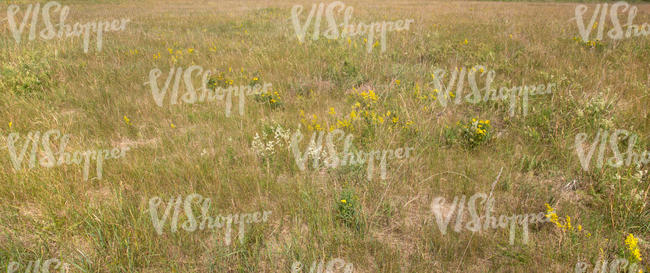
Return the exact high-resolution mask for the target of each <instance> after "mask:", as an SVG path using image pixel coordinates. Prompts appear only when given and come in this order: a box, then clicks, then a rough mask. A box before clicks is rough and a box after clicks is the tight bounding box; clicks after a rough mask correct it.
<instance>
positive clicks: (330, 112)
mask: <svg viewBox="0 0 650 273" xmlns="http://www.w3.org/2000/svg"><path fill="white" fill-rule="evenodd" d="M327 113H328V114H330V115H332V116H335V115H336V111H334V107H330V110H329V112H327Z"/></svg>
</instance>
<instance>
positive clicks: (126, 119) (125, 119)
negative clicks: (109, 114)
mask: <svg viewBox="0 0 650 273" xmlns="http://www.w3.org/2000/svg"><path fill="white" fill-rule="evenodd" d="M123 119H124V123H126V125H131V120H130V119H129V118H128V117H127V116H126V115H124V118H123Z"/></svg>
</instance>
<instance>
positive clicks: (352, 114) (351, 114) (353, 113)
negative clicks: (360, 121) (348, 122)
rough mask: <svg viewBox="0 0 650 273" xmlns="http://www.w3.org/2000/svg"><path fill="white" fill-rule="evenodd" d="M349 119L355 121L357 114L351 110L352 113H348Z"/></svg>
mask: <svg viewBox="0 0 650 273" xmlns="http://www.w3.org/2000/svg"><path fill="white" fill-rule="evenodd" d="M350 118H351V119H352V120H355V119H356V118H357V112H356V111H354V110H352V112H350Z"/></svg>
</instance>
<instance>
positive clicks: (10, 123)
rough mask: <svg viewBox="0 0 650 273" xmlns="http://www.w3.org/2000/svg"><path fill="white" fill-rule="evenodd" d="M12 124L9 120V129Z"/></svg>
mask: <svg viewBox="0 0 650 273" xmlns="http://www.w3.org/2000/svg"><path fill="white" fill-rule="evenodd" d="M12 124H13V123H12V122H11V121H10V122H9V129H11V125H12Z"/></svg>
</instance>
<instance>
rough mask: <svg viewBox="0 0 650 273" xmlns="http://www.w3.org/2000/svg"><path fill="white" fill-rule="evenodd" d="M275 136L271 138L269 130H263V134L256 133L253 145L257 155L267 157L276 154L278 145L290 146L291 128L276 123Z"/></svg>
mask: <svg viewBox="0 0 650 273" xmlns="http://www.w3.org/2000/svg"><path fill="white" fill-rule="evenodd" d="M272 134H273V138H272V139H269V134H268V133H267V132H264V131H263V132H262V136H261V137H260V135H259V134H258V133H255V137H254V138H253V142H252V143H251V146H252V148H253V150H254V151H255V154H257V156H259V157H262V158H265V157H269V156H271V155H273V154H275V148H276V147H280V148H282V147H289V136H290V135H291V130H289V129H286V130H285V129H284V128H282V126H280V125H276V126H275V128H273V130H272Z"/></svg>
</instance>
